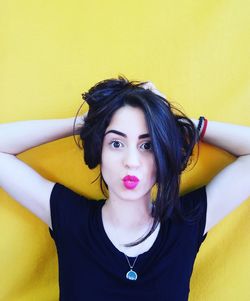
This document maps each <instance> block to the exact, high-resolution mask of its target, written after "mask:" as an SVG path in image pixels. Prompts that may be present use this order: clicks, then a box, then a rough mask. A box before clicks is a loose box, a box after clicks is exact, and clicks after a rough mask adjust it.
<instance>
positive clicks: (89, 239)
mask: <svg viewBox="0 0 250 301" xmlns="http://www.w3.org/2000/svg"><path fill="white" fill-rule="evenodd" d="M104 203H105V200H99V201H95V200H89V199H87V198H86V197H84V196H81V195H79V194H77V193H75V192H73V191H72V190H70V189H69V188H66V187H65V186H63V185H61V184H58V183H56V184H55V186H54V188H53V190H52V193H51V199H50V204H51V218H52V228H53V231H52V230H51V229H50V228H49V230H50V234H51V236H52V238H53V239H54V241H55V244H56V247H57V253H58V262H59V287H60V300H61V301H71V300H72V301H83V300H87V301H88V300H94V301H98V300H104V301H106V300H109V301H112V300H114V301H128V300H137V301H138V300H143V301H152V300H154V301H186V300H188V294H189V283H190V277H191V274H192V270H193V264H194V260H195V257H196V255H197V252H198V251H199V248H200V245H201V243H202V242H203V240H204V239H205V237H206V235H203V233H204V229H205V223H206V209H207V200H206V189H205V187H201V188H200V189H197V190H195V191H193V192H191V193H188V194H186V195H185V196H183V197H181V203H182V204H183V208H186V209H187V210H189V209H192V208H193V207H194V206H195V205H196V204H198V203H200V210H199V212H200V217H199V219H198V220H197V222H195V223H188V222H185V221H182V220H179V219H168V221H166V222H165V223H162V224H161V226H160V230H159V233H158V236H157V238H156V240H155V242H154V244H153V245H152V247H151V248H150V249H149V250H148V251H147V252H145V253H143V254H140V255H139V256H138V258H137V261H136V263H135V266H134V270H135V271H136V273H137V274H138V278H137V280H136V281H131V280H128V279H127V278H126V273H127V272H128V271H129V270H130V269H129V266H128V262H127V259H126V257H125V255H124V254H123V253H122V252H120V251H119V250H118V249H117V248H116V247H115V246H114V245H113V244H112V242H111V241H110V239H109V238H108V236H107V234H106V232H105V230H104V227H103V223H102V215H101V208H102V206H103V205H104ZM128 258H129V261H130V263H131V264H132V263H133V262H134V259H135V257H128Z"/></svg>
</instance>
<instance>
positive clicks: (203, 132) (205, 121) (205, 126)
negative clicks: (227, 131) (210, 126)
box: [200, 118, 208, 140]
mask: <svg viewBox="0 0 250 301" xmlns="http://www.w3.org/2000/svg"><path fill="white" fill-rule="evenodd" d="M207 123H208V121H207V119H206V118H205V119H204V125H203V128H202V131H201V134H200V140H202V139H203V138H204V136H205V133H206V130H207Z"/></svg>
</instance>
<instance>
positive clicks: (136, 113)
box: [106, 105, 148, 134]
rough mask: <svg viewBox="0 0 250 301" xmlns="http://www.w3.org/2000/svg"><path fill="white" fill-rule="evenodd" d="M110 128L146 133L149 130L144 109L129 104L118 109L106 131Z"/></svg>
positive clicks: (125, 131)
mask: <svg viewBox="0 0 250 301" xmlns="http://www.w3.org/2000/svg"><path fill="white" fill-rule="evenodd" d="M110 129H116V130H120V131H122V132H124V133H127V132H135V133H139V134H144V133H147V132H148V126H147V122H146V119H145V115H144V112H143V110H142V109H141V108H138V107H132V106H128V105H127V106H124V107H122V108H120V109H118V110H117V111H116V112H115V113H114V115H113V116H112V119H111V121H110V124H109V126H108V127H107V129H106V132H107V131H108V130H110Z"/></svg>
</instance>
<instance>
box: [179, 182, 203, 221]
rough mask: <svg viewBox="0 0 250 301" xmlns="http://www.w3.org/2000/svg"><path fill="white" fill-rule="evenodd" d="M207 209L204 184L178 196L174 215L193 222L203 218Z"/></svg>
mask: <svg viewBox="0 0 250 301" xmlns="http://www.w3.org/2000/svg"><path fill="white" fill-rule="evenodd" d="M206 211H207V192H206V186H202V187H199V188H196V189H194V190H192V191H189V192H186V193H184V194H182V195H181V196H180V197H179V200H178V202H177V206H176V208H175V211H174V217H178V219H181V220H182V221H186V222H190V223H195V222H198V221H200V219H202V218H203V219H204V217H205V216H206Z"/></svg>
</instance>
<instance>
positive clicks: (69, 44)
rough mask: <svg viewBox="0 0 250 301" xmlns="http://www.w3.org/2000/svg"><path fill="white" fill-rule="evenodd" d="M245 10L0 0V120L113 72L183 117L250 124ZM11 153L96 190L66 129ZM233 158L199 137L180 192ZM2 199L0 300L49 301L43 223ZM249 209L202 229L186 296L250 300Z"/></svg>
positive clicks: (248, 9)
mask: <svg viewBox="0 0 250 301" xmlns="http://www.w3.org/2000/svg"><path fill="white" fill-rule="evenodd" d="M249 15H250V4H249V1H247V0H224V1H223V0H221V1H218V0H216V1H215V0H210V1H194V0H193V1H191V0H176V1H166V0H144V1H142V0H138V1H136V0H126V1H117V0H116V1H115V0H106V1H102V0H88V1H87V0H85V1H84V0H81V1H80V0H79V1H76V0H72V1H65V0H63V1H62V0H60V1H59V0H54V1H48V0H47V1H45V0H43V1H41V0H37V1H32V0H23V1H17V0H8V1H4V2H2V3H1V11H0V25H1V26H0V28H1V47H0V60H1V61H0V65H1V74H0V87H1V88H0V103H1V107H0V121H1V122H8V121H14V120H24V119H38V118H61V117H67V116H72V115H74V114H75V113H76V111H77V108H78V106H80V104H81V93H82V92H83V91H84V90H86V89H88V88H89V87H90V86H92V85H93V84H94V83H95V82H97V81H99V80H101V79H104V78H109V77H114V76H117V75H118V74H119V73H121V74H124V75H126V76H127V77H128V78H130V79H138V80H151V81H153V82H154V83H155V84H156V86H158V88H159V89H160V90H161V91H162V92H163V93H165V94H166V95H167V96H168V98H169V99H170V100H172V101H174V102H178V103H180V104H181V106H182V107H183V108H184V110H185V112H186V113H187V114H189V115H190V116H192V117H199V116H200V115H202V114H204V115H205V116H207V117H208V119H210V120H221V121H226V122H233V123H240V124H243V125H244V124H245V125H250V118H249V113H250V102H249V96H250V90H249V84H248V81H249V70H250V60H249V53H250V49H249V48H250V47H249V46H250V43H249V33H250V28H249ZM85 109H86V107H85ZM232 139H233V137H232ZM20 157H21V158H22V159H24V160H25V161H26V162H28V163H29V164H31V165H32V166H33V168H35V169H36V170H38V171H39V172H40V173H41V174H42V175H43V176H45V177H47V178H49V179H52V180H54V181H60V182H62V183H64V184H66V185H68V186H70V187H71V188H73V189H75V190H77V191H80V192H81V193H85V194H86V195H89V196H90V195H91V196H92V197H100V196H101V193H100V190H99V186H98V184H96V185H93V188H92V190H91V191H89V190H88V186H89V183H90V182H91V181H92V180H93V179H94V178H95V177H96V175H97V170H94V171H88V170H87V168H86V166H84V165H82V155H81V152H80V151H79V150H78V149H77V148H76V146H75V145H74V142H73V139H72V138H67V139H63V140H61V141H57V142H53V143H50V144H48V145H44V146H41V147H38V148H36V149H33V150H30V151H28V152H26V153H24V154H22V155H20ZM232 160H233V158H232V157H231V156H230V155H228V154H226V153H225V152H222V151H220V150H217V149H215V148H213V147H210V146H207V145H203V146H202V149H201V157H200V160H199V162H198V165H197V166H196V167H195V169H194V170H192V171H191V172H186V173H185V175H184V177H183V183H182V191H184V190H186V189H190V188H194V187H197V186H199V185H201V184H204V183H207V182H208V181H209V179H210V178H211V177H212V176H213V175H215V174H216V172H218V171H219V170H220V169H221V168H222V167H223V166H225V165H226V164H228V163H229V162H231V161H232ZM62 162H63V164H62ZM69 171H70V172H69ZM188 187H189V188H188ZM0 208H1V209H0V229H1V230H0V254H1V255H0V267H1V268H0V301H16V300H18V301H24V300H25V301H29V300H41V301H44V300H51V301H52V300H57V298H58V297H57V296H58V286H57V258H56V251H55V247H54V245H53V241H52V240H51V239H50V236H49V233H48V230H47V227H46V226H45V225H44V224H43V223H42V222H40V221H39V220H38V219H37V218H36V217H34V216H33V215H32V214H30V213H29V212H28V211H27V210H25V209H24V208H22V207H21V206H20V205H18V204H17V203H15V202H14V201H13V200H11V199H10V197H9V196H8V195H7V194H6V193H5V192H3V191H1V192H0ZM249 216H250V204H249V201H247V202H245V203H244V204H242V205H241V206H240V207H239V208H238V209H237V210H236V211H235V212H233V213H232V214H230V215H229V216H228V217H227V218H226V219H225V220H223V221H222V222H221V223H219V224H218V225H217V226H216V227H214V228H213V229H212V230H211V231H210V233H209V234H208V237H207V239H206V241H205V243H204V244H203V246H202V248H201V250H200V252H199V254H198V257H197V261H196V264H195V267H194V273H193V276H192V279H191V294H190V300H191V301H192V300H195V301H196V300H202V301H214V300H216V301H218V300H219V301H220V300H223V301H224V300H227V301H235V300H241V301H247V300H250V290H249V279H250V258H249V254H250V238H249V233H250V218H249Z"/></svg>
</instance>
